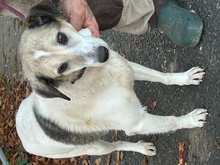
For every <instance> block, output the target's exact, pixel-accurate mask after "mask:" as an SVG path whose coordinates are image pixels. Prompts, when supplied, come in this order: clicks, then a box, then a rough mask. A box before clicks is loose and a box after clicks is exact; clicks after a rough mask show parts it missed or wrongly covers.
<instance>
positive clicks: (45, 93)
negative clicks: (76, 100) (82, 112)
mask: <svg viewBox="0 0 220 165" xmlns="http://www.w3.org/2000/svg"><path fill="white" fill-rule="evenodd" d="M36 78H37V80H38V81H39V83H40V84H39V85H38V86H37V87H36V86H35V88H34V90H35V91H36V92H37V93H38V94H39V95H41V96H42V97H46V98H54V97H60V98H62V99H65V100H68V101H70V98H69V97H67V96H66V95H64V94H63V93H61V92H60V91H59V90H57V89H56V88H55V87H54V84H56V80H54V79H51V78H48V77H45V76H37V77H36ZM57 81H58V80H57Z"/></svg>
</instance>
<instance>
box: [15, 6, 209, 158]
mask: <svg viewBox="0 0 220 165" xmlns="http://www.w3.org/2000/svg"><path fill="white" fill-rule="evenodd" d="M27 22H28V28H27V29H26V30H25V31H24V33H23V35H22V38H21V41H20V45H19V54H20V58H21V63H22V69H23V72H24V76H25V77H26V78H27V80H28V81H29V82H30V85H31V87H32V93H31V94H30V96H28V97H27V98H26V99H25V100H23V101H22V103H21V105H20V107H19V110H18V112H17V115H16V129H17V133H18V135H19V137H20V139H21V142H22V144H23V146H24V148H25V150H26V151H27V152H29V153H31V154H35V155H39V156H43V157H49V158H69V157H75V156H80V155H104V154H108V153H110V152H113V151H115V150H123V151H133V152H138V153H141V154H144V155H149V156H154V155H156V147H155V145H154V144H153V143H151V142H137V143H131V142H125V141H117V142H113V143H109V142H107V141H104V140H101V137H102V136H104V135H105V134H106V133H107V132H108V131H109V130H123V131H124V132H125V133H126V134H127V135H128V136H131V135H135V134H145V135H147V134H156V133H166V132H169V131H175V130H177V129H182V128H195V127H203V126H204V123H205V121H206V116H207V114H208V113H207V110H206V109H201V108H199V109H195V110H193V111H192V112H190V113H188V114H186V115H183V116H180V117H175V116H156V115H152V114H149V113H148V112H146V111H145V109H146V107H144V106H142V105H141V103H140V101H139V99H138V98H137V96H136V94H135V92H134V90H133V85H134V80H142V81H152V82H160V83H163V84H166V85H173V84H176V85H199V84H200V82H201V81H202V78H203V76H204V74H205V72H204V70H203V69H201V68H200V67H193V68H191V69H189V70H188V71H186V72H180V73H162V72H159V71H156V70H153V69H150V68H147V67H144V66H142V65H139V64H137V63H134V62H131V61H128V60H126V59H124V58H123V57H121V56H120V55H119V54H118V53H117V52H115V51H113V50H111V49H110V48H109V46H108V44H107V43H106V42H105V41H103V40H102V39H99V38H94V37H92V36H91V33H90V31H89V30H86V29H84V30H82V31H80V32H77V31H76V30H75V29H74V28H73V27H72V26H71V24H70V23H68V21H67V20H66V19H65V18H64V17H63V15H62V14H61V13H60V12H59V10H57V7H56V6H55V5H54V4H53V3H50V2H48V3H45V4H43V5H42V4H38V5H36V6H34V7H33V8H32V9H31V10H30V14H29V16H28V19H27Z"/></svg>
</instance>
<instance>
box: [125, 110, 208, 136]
mask: <svg viewBox="0 0 220 165" xmlns="http://www.w3.org/2000/svg"><path fill="white" fill-rule="evenodd" d="M207 114H208V113H207V110H205V109H195V110H194V111H192V112H190V113H189V114H186V115H184V116H180V117H176V116H156V115H152V114H149V113H146V112H145V113H143V114H142V116H141V117H140V119H139V121H138V122H137V123H136V124H134V126H133V127H132V128H128V130H124V131H125V133H126V134H127V135H134V134H154V133H165V132H169V131H175V130H177V129H182V128H194V127H203V125H204V123H205V120H206V116H207Z"/></svg>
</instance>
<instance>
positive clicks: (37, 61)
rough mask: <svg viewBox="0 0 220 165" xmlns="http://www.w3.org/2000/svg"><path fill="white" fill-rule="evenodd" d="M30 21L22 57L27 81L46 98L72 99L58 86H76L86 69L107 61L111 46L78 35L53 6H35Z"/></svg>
mask: <svg viewBox="0 0 220 165" xmlns="http://www.w3.org/2000/svg"><path fill="white" fill-rule="evenodd" d="M27 22H28V29H27V30H25V32H24V33H23V35H22V38H21V42H20V46H19V54H20V56H21V62H22V68H23V71H24V74H25V76H26V78H27V79H28V80H29V81H30V84H31V86H32V88H33V90H34V91H36V92H37V93H38V94H40V95H42V96H43V97H48V98H53V97H61V98H63V99H66V100H69V98H68V97H67V96H66V95H64V94H63V93H61V92H60V91H58V90H57V88H56V87H57V86H58V85H59V83H61V82H63V81H69V82H70V83H74V82H75V81H76V80H77V79H79V78H80V77H81V76H82V75H83V73H84V71H85V68H88V67H100V66H102V65H104V64H105V63H106V61H107V60H108V56H109V53H108V45H107V44H106V43H105V42H104V41H103V40H101V39H98V38H94V37H92V36H91V35H89V36H88V35H83V34H85V33H84V32H81V33H79V32H77V31H76V30H75V29H74V28H73V27H72V25H71V24H69V23H68V22H67V21H66V20H65V19H64V17H63V15H62V13H61V12H60V11H59V10H58V8H57V6H56V5H55V4H53V3H41V4H39V5H37V6H35V7H33V8H32V9H31V11H30V14H29V16H28V19H27ZM87 32H88V31H87Z"/></svg>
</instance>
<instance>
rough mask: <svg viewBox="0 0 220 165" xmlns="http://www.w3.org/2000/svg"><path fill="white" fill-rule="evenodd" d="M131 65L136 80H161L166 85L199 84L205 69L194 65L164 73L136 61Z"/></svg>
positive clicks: (130, 63)
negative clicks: (184, 70) (183, 70)
mask: <svg viewBox="0 0 220 165" xmlns="http://www.w3.org/2000/svg"><path fill="white" fill-rule="evenodd" d="M128 64H129V65H130V66H131V68H132V70H133V74H134V79H135V80H144V81H152V82H160V83H163V84H166V85H199V83H200V82H201V81H202V78H203V75H204V74H205V72H204V70H203V69H201V68H199V67H193V68H191V69H189V70H188V71H186V72H181V73H162V72H159V71H156V70H153V69H150V68H147V67H144V66H142V65H139V64H137V63H134V62H130V61H129V62H128Z"/></svg>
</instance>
